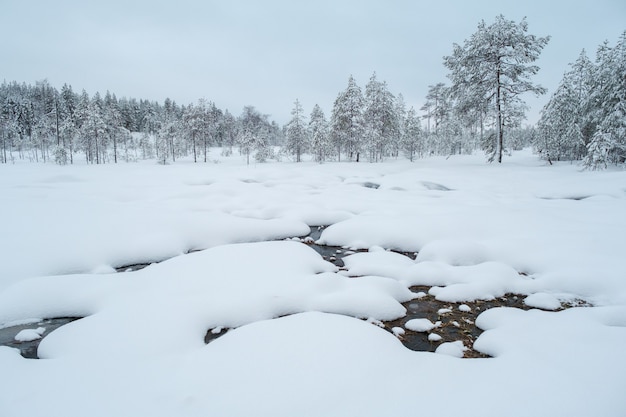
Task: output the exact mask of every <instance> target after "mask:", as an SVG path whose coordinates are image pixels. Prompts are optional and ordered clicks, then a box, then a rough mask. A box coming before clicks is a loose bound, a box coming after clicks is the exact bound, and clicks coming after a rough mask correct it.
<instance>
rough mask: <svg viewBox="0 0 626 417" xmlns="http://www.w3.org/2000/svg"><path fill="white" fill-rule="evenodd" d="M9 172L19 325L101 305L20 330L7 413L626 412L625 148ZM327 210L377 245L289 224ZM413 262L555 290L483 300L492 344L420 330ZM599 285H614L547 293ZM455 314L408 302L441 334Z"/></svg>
mask: <svg viewBox="0 0 626 417" xmlns="http://www.w3.org/2000/svg"><path fill="white" fill-rule="evenodd" d="M218 153H219V151H215V150H213V151H212V156H213V155H217V154H218ZM0 195H1V196H2V198H1V203H0V214H1V216H2V220H3V222H2V235H1V236H2V237H1V239H0V261H1V264H2V272H1V273H0V327H8V326H11V325H15V324H18V323H22V324H23V323H29V322H31V321H32V323H33V326H32V329H30V330H29V331H26V332H24V333H22V334H21V336H20V337H21V338H23V339H24V340H26V339H29V338H37V337H38V336H39V335H40V334H43V333H44V331H45V330H44V329H42V328H40V327H39V326H38V325H37V324H36V323H37V319H42V318H53V317H85V318H83V319H81V320H78V321H75V322H72V323H70V324H67V325H65V326H63V327H60V328H59V329H57V330H55V331H54V332H51V333H49V334H47V335H46V337H45V338H44V339H43V341H42V342H41V344H40V346H39V357H40V358H41V359H39V360H35V359H25V358H22V357H21V356H20V353H19V351H18V350H16V349H13V348H10V347H0V370H1V376H2V377H1V379H0V416H7V417H9V416H10V417H18V416H29V417H32V416H64V417H74V416H76V417H78V416H80V417H84V416H89V417H97V416H103V417H104V416H106V417H111V416H116V417H121V416H129V417H131V416H132V417H136V416H151V417H158V416H168V417H171V416H181V417H182V416H272V417H277V416H289V417H293V416H300V417H301V416H342V417H345V416H360V417H363V416H396V415H404V414H407V413H409V414H420V415H421V414H424V415H433V414H439V415H447V416H457V415H458V416H503V415H506V416H585V417H588V416H605V417H606V416H616V417H618V416H621V417H623V416H624V415H626V395H625V394H624V392H625V387H626V385H625V384H624V380H625V379H624V378H625V375H626V359H625V356H624V349H625V347H626V264H625V257H624V253H625V252H626V251H625V249H626V172H624V171H616V170H612V171H611V170H609V171H603V172H588V171H580V168H579V167H578V166H576V165H570V164H558V165H554V166H547V165H545V163H544V162H542V161H539V160H538V159H537V158H536V157H535V156H533V155H531V154H530V152H528V151H524V152H519V153H516V154H514V155H513V156H512V157H510V158H507V159H506V160H505V161H504V163H503V164H502V165H496V164H492V165H489V164H486V163H485V162H484V157H483V156H482V155H476V156H462V157H461V156H458V157H451V158H449V159H447V160H446V159H444V158H431V159H425V160H418V161H417V162H416V163H409V162H408V161H403V160H398V161H395V160H390V161H388V162H385V163H380V164H369V163H359V164H355V163H326V164H323V165H317V164H315V163H313V162H305V163H300V164H296V163H292V162H281V163H268V164H255V165H250V166H246V165H245V161H242V159H241V158H240V157H238V156H237V157H232V158H222V159H220V160H219V161H217V162H216V163H210V164H193V163H190V162H184V161H183V162H177V163H176V164H173V165H168V166H161V165H156V164H155V163H154V162H145V163H143V162H142V163H135V164H118V165H101V166H64V167H60V166H55V165H51V164H50V165H41V164H17V165H1V166H0ZM312 225H330V226H329V227H328V228H327V229H325V230H324V231H323V233H322V236H321V238H320V243H324V244H329V245H339V246H346V247H350V248H355V249H356V248H361V249H363V248H365V249H368V251H367V252H364V253H356V254H354V255H351V256H349V257H347V258H345V263H346V268H345V269H343V270H339V269H338V268H337V267H336V266H334V265H332V264H331V263H328V262H326V261H324V260H323V259H322V258H321V257H320V256H319V255H318V254H317V253H316V252H315V251H314V250H313V249H311V248H310V247H308V246H307V245H305V244H303V243H301V242H298V241H292V240H289V239H287V240H285V239H286V238H290V237H294V236H304V235H306V234H308V233H309V226H312ZM388 249H395V250H400V251H407V252H418V255H417V258H416V259H415V260H412V259H410V258H408V257H406V256H403V255H400V254H397V253H393V252H389V251H388ZM198 250H200V251H198ZM158 261H159V262H158ZM160 261H162V262H160ZM150 262H155V263H153V264H152V265H150V266H148V267H147V268H145V269H142V270H139V271H133V272H121V273H116V272H115V268H117V267H121V266H124V265H130V264H135V263H150ZM156 262H158V263H156ZM413 285H428V286H432V289H431V290H430V294H431V295H433V296H435V297H436V298H437V299H439V300H442V301H447V302H469V301H473V300H487V299H491V298H494V297H499V296H501V295H504V294H507V293H516V294H521V295H524V296H525V297H528V298H527V299H526V303H527V304H528V305H529V306H532V307H538V308H541V310H540V309H531V310H528V311H525V310H520V309H514V308H496V309H491V310H488V311H486V312H484V313H482V314H481V315H480V316H479V318H478V320H477V324H478V325H479V327H481V328H482V329H483V330H485V332H484V333H483V334H482V335H481V336H480V337H479V338H478V340H477V341H476V343H475V345H474V348H475V349H476V350H478V351H480V352H482V353H485V354H488V355H490V356H492V357H491V358H483V359H467V358H459V357H458V356H461V355H462V354H463V349H464V347H463V346H462V345H461V344H460V343H456V344H454V343H448V344H444V345H442V347H441V348H440V349H439V350H438V353H430V352H415V351H411V350H408V349H407V348H405V347H404V346H403V345H402V343H401V342H400V341H399V340H398V339H397V338H396V337H395V336H394V335H393V334H391V333H390V332H387V331H385V330H383V329H381V328H380V327H378V326H376V325H374V324H372V323H371V321H375V320H392V319H396V318H399V317H402V316H404V314H405V309H404V307H403V306H402V304H401V303H402V302H406V301H408V300H411V299H413V298H414V297H415V294H414V293H413V292H411V291H410V290H409V287H411V286H413ZM580 301H584V302H586V303H589V304H591V305H593V307H579V308H569V309H565V310H559V311H547V310H556V309H558V307H559V306H560V305H561V303H578V302H580ZM416 302H418V303H419V299H416ZM466 307H467V306H466ZM464 308H465V307H464ZM362 319H371V320H369V322H368V321H367V320H362ZM433 326H434V325H432V323H426V322H423V321H414V322H412V323H411V325H408V324H407V327H412V328H414V329H417V331H426V332H432V334H433V335H435V336H433V339H432V340H433V341H436V331H437V329H436V327H433ZM222 328H230V329H232V330H230V331H229V332H228V333H227V334H225V335H224V336H222V337H220V338H218V339H216V340H214V341H213V342H211V343H209V344H205V343H204V337H205V335H206V334H207V331H209V330H211V329H216V330H215V331H216V332H217V331H219V330H220V329H222ZM398 332H401V329H400V330H398Z"/></svg>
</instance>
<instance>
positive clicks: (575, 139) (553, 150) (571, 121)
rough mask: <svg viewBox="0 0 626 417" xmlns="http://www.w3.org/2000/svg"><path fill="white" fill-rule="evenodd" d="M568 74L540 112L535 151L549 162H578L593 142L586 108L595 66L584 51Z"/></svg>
mask: <svg viewBox="0 0 626 417" xmlns="http://www.w3.org/2000/svg"><path fill="white" fill-rule="evenodd" d="M570 65H571V70H570V71H568V72H566V73H565V75H564V76H563V79H562V80H561V83H560V84H559V86H558V87H557V89H556V91H555V92H554V94H552V97H550V100H549V101H548V103H547V104H546V105H545V106H544V108H543V109H542V112H541V118H540V119H539V122H538V127H539V132H538V137H537V141H536V143H535V149H536V151H537V152H538V153H539V154H540V155H541V156H542V157H543V158H545V159H546V160H548V161H549V162H551V161H552V160H556V161H560V160H578V159H581V158H582V157H583V156H584V155H585V154H586V152H587V144H588V143H589V141H590V140H591V137H590V136H591V135H590V134H589V128H587V127H586V126H587V125H588V124H589V118H588V117H587V115H586V107H587V106H588V102H589V94H590V92H591V82H592V78H593V73H594V68H593V64H592V63H591V61H589V59H588V58H587V56H586V54H585V51H584V50H583V51H582V52H581V54H580V56H579V57H578V59H577V60H576V62H575V63H573V64H570Z"/></svg>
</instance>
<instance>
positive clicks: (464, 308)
mask: <svg viewBox="0 0 626 417" xmlns="http://www.w3.org/2000/svg"><path fill="white" fill-rule="evenodd" d="M459 311H462V312H464V313H469V312H471V311H472V308H471V307H470V306H468V305H467V304H461V305H460V306H459Z"/></svg>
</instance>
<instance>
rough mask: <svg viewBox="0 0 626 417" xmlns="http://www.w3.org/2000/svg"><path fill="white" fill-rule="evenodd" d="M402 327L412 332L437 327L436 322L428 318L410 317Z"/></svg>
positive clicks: (426, 330)
mask: <svg viewBox="0 0 626 417" xmlns="http://www.w3.org/2000/svg"><path fill="white" fill-rule="evenodd" d="M404 327H406V328H407V329H409V330H413V331H414V332H429V331H431V330H432V329H434V328H435V327H437V323H433V322H432V321H430V320H428V319H412V320H409V321H407V322H406V324H405V325H404Z"/></svg>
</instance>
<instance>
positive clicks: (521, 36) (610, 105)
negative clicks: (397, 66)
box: [0, 16, 626, 169]
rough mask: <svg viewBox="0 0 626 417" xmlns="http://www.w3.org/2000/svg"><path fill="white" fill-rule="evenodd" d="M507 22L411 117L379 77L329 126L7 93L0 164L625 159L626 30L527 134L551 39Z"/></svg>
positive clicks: (576, 75)
mask: <svg viewBox="0 0 626 417" xmlns="http://www.w3.org/2000/svg"><path fill="white" fill-rule="evenodd" d="M526 31H527V24H526V21H525V20H522V21H521V22H519V23H516V22H513V21H508V20H506V19H505V18H504V17H503V16H498V17H496V19H495V22H494V23H492V24H491V25H487V24H485V22H481V23H480V24H479V25H478V30H477V32H476V33H474V34H473V35H472V37H471V38H470V39H468V40H466V41H465V42H464V44H463V45H457V44H455V45H453V53H452V55H450V56H446V57H444V64H445V66H446V68H447V69H448V70H449V71H450V72H449V74H448V78H449V79H450V81H451V83H450V85H447V84H445V83H436V84H433V85H430V86H429V88H428V94H427V95H426V97H425V104H424V105H423V106H422V107H421V108H420V109H419V111H420V113H419V114H418V111H417V110H416V109H414V108H409V109H407V108H406V105H405V102H404V99H403V97H402V94H397V95H394V94H392V93H391V92H390V91H389V90H388V87H387V83H386V82H384V81H380V80H378V78H377V76H376V73H374V74H373V75H372V76H371V78H370V79H369V81H368V82H367V84H366V85H365V88H364V90H362V89H361V87H359V86H358V84H357V82H356V80H355V79H354V78H353V77H352V76H350V77H349V79H348V85H347V87H346V89H345V90H344V91H341V92H339V93H338V95H337V98H336V100H335V102H334V103H333V106H332V112H331V114H330V116H329V117H327V116H326V115H325V114H324V112H323V111H322V109H321V107H320V106H319V105H317V104H316V105H315V106H314V107H313V109H312V111H311V112H310V114H305V112H304V110H303V107H302V105H301V103H300V102H299V100H296V101H295V103H294V105H293V109H292V112H291V115H292V118H291V120H290V121H289V122H288V123H287V124H286V125H285V126H279V125H278V124H277V123H276V122H274V121H271V120H270V119H269V117H268V116H267V115H265V114H262V113H261V112H259V111H258V110H257V109H256V108H255V107H253V106H246V107H244V108H243V111H242V113H241V114H239V115H236V116H235V115H232V114H231V113H229V112H228V111H227V110H221V109H219V108H217V107H216V105H215V104H214V103H213V102H211V101H207V100H204V99H201V100H199V101H198V102H197V103H192V104H184V105H180V104H177V103H176V102H174V101H172V100H170V99H166V100H165V101H164V102H163V103H159V102H155V101H148V100H142V99H136V98H126V97H122V98H117V97H116V95H115V94H114V93H111V92H109V91H107V92H106V93H105V94H104V95H101V94H100V93H95V94H94V95H93V96H89V94H87V92H86V91H85V90H82V92H80V93H78V92H76V91H74V90H73V88H72V86H70V85H68V84H65V85H63V87H62V88H61V90H60V91H59V90H57V89H56V88H54V87H53V86H51V85H50V84H49V83H48V82H47V81H46V80H43V81H39V82H36V83H35V85H30V84H25V83H21V84H20V83H18V82H16V81H13V82H7V81H4V82H3V83H2V85H1V86H0V141H1V142H0V146H1V149H0V162H2V163H11V162H13V161H15V160H18V159H19V160H30V161H33V162H48V161H54V162H56V163H58V164H72V163H74V162H75V161H76V160H77V158H81V159H82V160H83V161H86V162H87V163H91V164H104V163H118V162H122V161H124V162H130V161H136V160H139V159H156V160H158V161H159V162H161V163H164V164H165V163H173V162H175V161H176V160H178V159H180V158H189V157H192V158H193V161H194V162H207V161H209V160H210V158H209V150H210V148H211V147H220V148H221V152H222V153H223V154H225V155H230V154H232V153H233V152H235V151H236V152H239V153H240V154H241V155H243V156H244V157H245V158H246V161H247V162H248V163H249V162H250V160H251V158H252V159H253V160H256V161H258V162H263V161H266V160H268V159H281V158H289V159H291V160H293V161H297V162H300V161H301V160H303V155H311V157H312V158H313V159H314V160H315V161H317V162H320V163H321V162H324V161H331V160H337V161H356V162H358V161H370V162H378V161H383V160H384V159H386V158H396V157H398V156H401V155H402V156H404V157H406V158H408V159H410V160H411V161H414V160H415V159H417V158H422V157H424V156H429V155H454V154H463V153H471V152H474V151H475V150H477V149H482V150H483V151H484V152H485V153H486V155H487V159H488V160H489V161H496V160H497V161H498V162H501V161H502V154H503V153H506V152H508V151H511V150H516V149H522V148H524V147H527V146H531V145H532V146H533V148H534V150H535V152H536V153H537V154H538V155H539V156H540V157H541V158H543V159H545V160H546V161H549V162H550V163H552V161H563V160H568V161H582V163H583V165H584V166H585V167H587V168H590V169H601V168H606V167H607V166H608V165H609V164H624V162H625V161H626V32H624V34H622V36H621V37H620V38H619V40H618V42H617V44H616V45H615V46H613V47H611V46H610V45H609V43H608V42H605V43H604V44H602V45H600V47H599V48H598V50H597V53H596V59H595V62H592V61H591V60H590V59H589V58H588V57H587V55H586V53H585V51H584V50H583V51H582V52H581V54H580V56H579V57H578V59H576V61H575V62H574V63H572V64H570V68H569V70H567V71H566V72H565V74H564V76H563V79H562V81H561V83H560V85H559V86H558V88H557V89H556V91H554V92H553V93H552V95H551V97H550V99H549V101H548V103H547V104H546V106H545V107H544V108H543V110H542V113H541V118H540V120H539V122H538V123H537V125H536V126H526V127H522V122H523V120H524V113H525V110H526V106H525V104H524V102H523V101H522V100H521V98H520V96H521V95H522V94H524V93H528V92H532V93H535V94H542V93H544V92H545V89H544V88H543V87H541V86H538V85H534V84H532V82H531V77H532V75H534V74H536V73H537V71H538V70H539V68H538V67H536V66H534V65H532V63H533V61H535V60H536V59H537V58H538V56H539V53H540V52H541V50H542V48H543V47H544V46H545V44H547V42H548V41H549V37H545V38H540V37H536V36H533V35H528V34H526Z"/></svg>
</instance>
